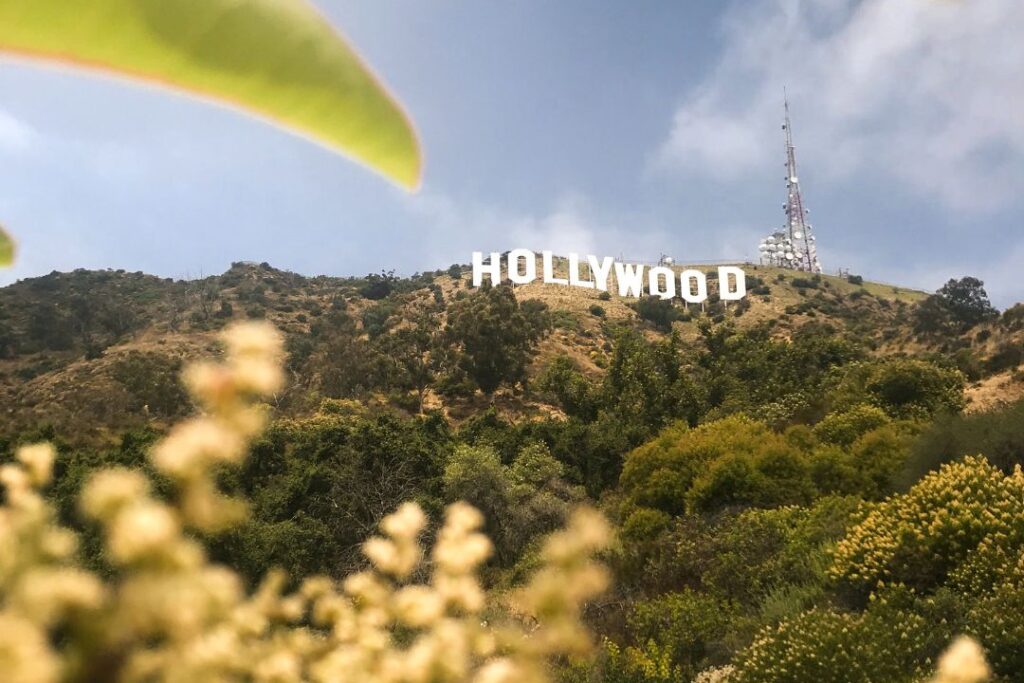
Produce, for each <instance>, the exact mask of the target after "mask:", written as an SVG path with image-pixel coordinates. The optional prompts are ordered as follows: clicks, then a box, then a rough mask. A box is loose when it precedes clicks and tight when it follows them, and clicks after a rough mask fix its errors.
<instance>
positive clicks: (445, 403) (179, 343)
mask: <svg viewBox="0 0 1024 683" xmlns="http://www.w3.org/2000/svg"><path fill="white" fill-rule="evenodd" d="M559 263H560V265H559V267H561V268H564V266H565V264H564V262H559ZM682 267H683V266H679V267H677V269H681V268H682ZM744 268H745V270H746V273H747V287H748V296H747V298H746V299H744V300H742V301H739V302H732V303H730V304H728V305H727V304H726V303H725V302H721V301H717V300H716V298H715V296H714V290H715V284H714V281H713V280H711V289H712V297H711V299H710V300H709V302H708V303H707V304H706V305H704V306H696V305H692V304H691V305H689V306H685V305H683V304H682V303H681V302H676V303H674V304H669V303H668V302H660V301H655V300H643V301H638V300H636V299H632V298H623V297H620V296H618V295H617V294H616V293H614V292H615V291H616V288H614V287H612V288H611V289H612V292H610V293H601V292H597V291H593V290H581V289H578V288H570V287H561V286H557V285H545V284H541V283H534V284H529V285H524V286H519V287H516V288H515V289H514V294H515V297H516V298H517V299H518V300H519V301H520V302H526V301H534V302H541V303H542V304H544V305H545V306H546V315H547V321H548V324H549V326H550V330H549V333H548V334H546V335H545V336H544V337H543V339H542V340H541V341H540V343H539V346H538V348H537V352H536V354H535V355H534V356H533V358H532V361H531V362H530V364H529V367H528V377H529V378H534V379H535V378H536V377H538V376H539V375H540V373H541V372H542V371H543V369H544V368H545V367H546V366H547V365H548V364H549V363H550V362H551V360H552V359H554V358H557V357H559V356H567V357H569V358H570V359H572V360H573V361H574V363H575V364H576V365H577V367H578V368H579V369H580V371H581V372H582V373H583V374H584V375H586V376H588V377H591V378H595V379H596V378H599V377H600V376H601V375H602V374H603V373H604V372H605V369H606V368H607V366H608V363H609V359H610V354H611V351H612V348H613V344H614V341H615V338H616V335H617V334H619V332H620V331H621V330H622V329H625V328H630V329H637V330H640V331H642V333H643V334H644V335H645V336H646V337H647V338H648V339H651V340H656V339H664V338H666V337H667V336H668V335H669V333H670V332H674V333H676V335H677V336H678V339H679V342H680V343H681V344H682V345H683V348H684V349H686V350H692V351H693V352H694V353H696V352H697V350H698V349H699V348H701V344H702V335H703V334H704V332H702V329H703V330H706V329H708V327H709V326H710V327H722V326H727V327H729V328H730V329H733V330H736V331H740V332H742V331H750V330H761V331H763V332H765V333H766V334H769V335H770V336H771V337H773V338H776V339H789V338H791V337H792V336H793V335H794V334H795V333H797V331H798V330H800V329H802V328H806V327H807V326H808V325H815V326H816V327H815V329H816V330H817V333H818V334H822V335H834V336H837V337H846V338H850V339H853V340H856V341H857V342H858V343H859V344H861V345H862V346H863V347H864V348H865V349H866V350H867V351H868V352H869V353H871V354H876V355H908V356H921V357H928V356H936V355H939V356H942V357H945V358H946V359H947V360H948V361H949V362H953V363H955V364H956V365H957V366H958V367H960V369H961V370H963V371H964V372H965V374H967V376H968V378H969V379H970V380H971V385H970V388H969V389H968V396H969V398H970V399H971V405H969V409H971V408H984V407H988V406H991V405H994V404H997V403H999V402H1001V401H1010V400H1013V399H1015V398H1017V397H1019V396H1021V395H1024V382H1021V381H1019V379H1020V378H1019V377H1018V376H1016V375H1014V371H1015V368H1016V365H1017V363H1019V361H1020V352H1019V348H1020V346H1021V343H1022V332H1021V329H1020V327H1021V321H1020V318H1021V316H1020V315H1019V308H1020V307H1019V306H1018V307H1015V308H1014V309H1011V310H1010V311H1008V312H1007V313H1005V314H1004V315H1003V316H1002V317H1001V318H995V319H992V320H988V321H985V322H982V323H980V324H978V325H975V326H972V327H971V329H970V330H968V331H964V332H963V333H960V334H954V335H950V334H948V333H944V334H938V335H936V334H931V335H929V334H924V333H921V332H920V330H916V329H915V323H914V320H915V311H916V310H918V309H919V307H920V306H921V305H922V303H923V302H925V301H927V299H928V294H927V293H925V292H920V291H915V290H913V289H909V288H904V287H898V286H892V285H887V284H881V283H873V282H867V281H862V280H861V279H860V278H857V277H850V278H841V277H836V276H831V275H819V276H813V277H811V276H808V275H806V274H802V273H797V272H794V271H787V270H783V269H779V268H773V267H765V266H759V265H752V264H747V265H745V266H744ZM705 270H707V271H708V273H709V278H711V277H712V275H713V273H714V269H711V268H705ZM471 291H472V288H471V285H470V277H469V272H468V267H467V266H459V265H453V266H451V267H450V268H448V269H445V270H438V271H435V272H430V273H422V274H416V275H414V276H412V277H408V278H399V277H395V276H394V275H393V274H389V273H382V274H379V275H368V276H366V277H351V278H339V277H325V276H319V277H304V276H302V275H298V274H295V273H291V272H286V271H282V270H278V269H276V268H273V267H272V266H270V265H269V264H266V263H263V264H252V263H236V264H233V265H232V267H231V268H230V269H229V270H228V271H227V272H225V273H223V274H221V275H217V276H212V277H207V278H205V279H201V280H191V281H177V280H170V279H164V278H159V277H154V276H150V275H145V274H143V273H138V272H136V273H129V272H125V271H110V270H106V271H88V270H76V271H74V272H70V273H57V272H54V273H51V274H49V275H46V276H43V277H38V278H30V279H26V280H22V281H19V282H18V283H16V284H13V285H10V286H8V287H5V288H2V289H0V405H2V406H3V414H4V420H3V426H2V427H0V432H7V433H10V432H14V431H18V430H22V429H31V428H38V427H39V426H41V425H52V426H54V427H55V428H56V429H57V431H58V432H59V433H75V434H87V435H89V438H98V439H103V438H105V437H106V436H108V435H114V434H116V433H118V432H119V431H120V430H123V429H125V428H130V427H134V426H139V425H142V424H146V423H151V424H155V425H156V426H158V427H159V426H160V425H162V424H166V423H167V422H168V421H170V420H173V419H174V418H176V417H179V416H180V415H182V414H183V413H185V412H187V411H188V410H189V406H188V402H187V399H186V398H185V396H184V393H183V392H182V390H181V389H180V387H179V386H178V383H177V379H176V377H177V373H178V371H179V369H180V367H181V365H182V363H183V362H184V361H185V360H187V359H190V358H196V357H200V356H207V355H210V354H213V353H217V345H216V342H215V338H216V333H217V331H218V330H220V329H221V328H223V327H224V325H225V324H227V323H228V322H229V321H231V320H237V319H243V318H265V319H267V320H269V321H271V322H273V323H274V324H275V325H276V326H277V327H278V328H279V329H281V330H282V331H283V332H284V333H285V334H286V336H287V338H288V348H289V353H290V362H289V367H290V370H291V371H292V383H291V385H290V389H289V390H288V392H287V393H286V394H285V395H284V396H281V397H279V398H278V401H277V405H276V408H277V410H278V411H280V412H281V413H283V414H292V415H297V414H304V413H309V412H312V411H314V410H315V409H316V408H317V407H318V406H319V405H320V403H321V402H322V400H323V399H325V398H333V399H358V400H359V401H360V402H361V404H363V405H365V406H368V407H371V408H377V409H382V410H387V411H398V412H415V411H416V410H418V408H419V406H418V402H417V400H415V397H413V396H411V395H410V392H409V390H408V388H406V390H404V391H403V390H402V389H401V388H399V387H398V385H397V383H396V382H395V381H392V380H389V379H387V377H386V376H387V375H388V373H389V372H391V371H390V370H389V369H388V368H384V367H377V366H380V365H381V362H380V359H379V358H375V357H371V355H372V353H376V351H373V350H372V348H373V347H374V346H375V345H376V346H380V347H381V348H384V346H386V344H384V342H385V341H386V340H387V339H388V336H389V335H393V334H394V333H395V332H396V331H397V330H400V329H403V328H407V327H409V326H410V325H411V321H413V320H414V319H416V318H417V316H419V315H422V314H423V312H424V311H431V315H433V316H435V317H436V324H437V325H439V326H443V325H444V323H445V321H446V315H447V313H446V311H447V308H448V305H449V304H451V303H452V302H454V301H457V300H459V299H461V298H464V297H466V296H468V294H469V293H470V292H471ZM317 335H319V336H317ZM339 336H340V337H344V338H345V339H349V340H353V343H352V344H348V345H347V346H345V344H341V346H344V347H345V348H341V346H332V344H335V345H337V344H338V343H339V342H338V338H339ZM314 338H316V341H314ZM332 340H333V341H332ZM393 350H394V349H393V347H388V349H385V351H384V353H385V355H387V354H388V353H391V352H392V351H393ZM352 354H355V356H352ZM359 354H364V356H366V357H359ZM346 363H347V364H349V366H353V364H354V367H357V368H362V373H363V374H365V373H370V374H373V373H379V374H380V375H381V378H380V379H379V381H377V380H373V381H371V380H368V379H367V380H366V381H362V379H365V378H362V379H359V378H357V379H356V380H353V379H351V378H347V379H346V378H342V377H340V376H339V371H340V370H342V368H341V366H342V365H344V364H346ZM375 364H376V365H375ZM341 374H344V373H343V372H341ZM1015 378H1016V379H1015ZM527 386H529V385H527ZM422 388H423V389H424V405H425V407H426V408H428V409H434V410H441V411H443V412H444V413H445V414H446V415H447V416H448V417H449V418H450V419H452V420H455V421H459V420H461V419H463V418H465V417H466V416H468V415H470V414H473V413H474V412H476V411H478V410H479V409H480V408H481V407H483V406H486V405H487V403H488V401H487V399H485V398H484V397H483V396H481V395H479V393H474V392H472V391H471V390H470V391H467V390H466V388H465V387H462V388H461V390H460V389H459V388H458V387H455V388H454V389H453V388H452V387H448V388H447V389H445V388H444V387H438V386H431V387H422ZM413 393H416V392H415V391H414V392H413ZM494 401H495V404H496V406H497V407H498V408H499V409H500V410H503V411H506V412H507V413H509V414H510V415H513V416H520V417H525V418H529V417H530V416H539V415H552V414H554V415H557V414H558V413H559V411H560V408H559V406H557V405H553V404H552V402H551V400H550V397H549V396H544V395H541V394H539V393H537V392H530V391H527V392H525V393H524V392H522V391H518V390H517V391H511V390H509V389H502V390H500V391H498V392H497V394H496V395H495V396H494Z"/></svg>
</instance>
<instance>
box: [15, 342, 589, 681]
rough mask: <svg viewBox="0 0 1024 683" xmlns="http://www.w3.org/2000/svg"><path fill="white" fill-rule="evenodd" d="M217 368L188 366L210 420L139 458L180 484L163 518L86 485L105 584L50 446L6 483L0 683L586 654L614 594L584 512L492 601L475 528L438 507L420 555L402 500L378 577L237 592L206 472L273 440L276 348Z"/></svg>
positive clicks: (524, 661) (255, 347)
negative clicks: (598, 600) (516, 586)
mask: <svg viewBox="0 0 1024 683" xmlns="http://www.w3.org/2000/svg"><path fill="white" fill-rule="evenodd" d="M224 342H225V345H226V350H227V354H226V360H225V362H223V363H203V364H198V365H194V366H192V367H190V368H189V369H188V370H187V372H186V375H185V380H186V384H187V386H188V387H189V389H190V391H191V392H192V394H193V395H194V396H195V397H196V398H197V400H198V401H199V403H200V404H201V406H202V407H203V411H202V414H200V415H199V416H197V417H193V418H191V419H189V420H187V421H185V422H183V423H181V424H179V425H177V426H176V427H175V428H174V429H172V430H171V432H170V433H169V434H168V435H167V436H166V437H165V438H164V439H163V440H162V441H161V442H160V443H159V444H157V445H156V446H155V447H154V449H153V450H152V453H151V462H152V464H153V466H154V468H155V469H156V470H157V471H158V472H160V473H161V474H162V475H164V476H166V477H167V478H168V479H170V480H171V481H172V482H174V485H175V488H174V495H173V496H172V498H171V501H170V502H165V501H162V500H160V499H158V498H157V497H155V496H154V495H153V494H152V492H151V490H150V482H149V481H148V480H147V478H146V477H145V476H143V475H142V474H141V473H139V472H137V471H132V470H127V469H117V468H115V469H107V470H102V471H99V472H97V473H96V474H95V475H94V476H92V478H91V479H90V480H89V481H88V483H87V484H86V486H85V488H84V490H83V491H82V494H81V496H80V507H81V511H82V513H83V514H84V515H85V516H86V517H87V518H89V519H91V520H93V521H95V522H96V523H97V524H98V525H99V527H100V528H101V529H102V532H103V539H104V558H105V560H106V561H107V562H108V564H109V565H110V571H109V573H108V574H105V575H102V576H101V575H100V574H98V573H94V572H90V571H87V570H85V569H83V568H82V566H81V563H80V561H79V558H78V554H77V538H76V535H75V534H74V533H72V532H71V531H69V530H68V529H65V528H62V527H60V526H59V525H58V524H57V523H56V521H55V516H54V512H53V510H52V509H51V507H50V506H49V505H48V504H47V502H46V501H45V500H44V498H43V497H42V495H41V494H40V491H41V489H42V488H43V487H45V486H46V485H47V483H48V482H49V480H50V476H51V469H52V465H53V462H54V458H55V451H54V449H53V448H52V447H51V446H49V445H46V444H38V445H32V446H27V447H23V448H21V449H19V450H18V451H17V460H18V462H17V463H13V464H8V465H5V466H3V468H0V482H2V484H3V486H4V487H5V490H6V500H5V503H4V505H3V506H2V507H0V677H2V680H3V681H4V682H5V683H51V682H56V681H82V682H83V683H84V682H86V681H88V682H90V683H98V682H103V681H123V682H140V683H141V682H143V681H145V682H161V683H178V682H181V683H191V682H194V681H204V682H205V681H256V682H260V683H291V682H293V681H295V682H297V681H315V682H323V683H327V682H337V683H345V682H348V681H352V682H359V683H428V682H430V683H435V682H437V683H440V682H442V681H452V682H461V681H474V682H476V683H503V682H507V683H512V682H520V681H526V682H529V681H544V680H547V678H548V673H547V668H546V662H547V661H548V660H549V659H550V658H552V657H556V656H562V655H567V654H579V653H582V652H584V651H586V649H587V647H588V646H589V644H590V638H589V634H588V633H587V631H586V630H585V629H584V628H583V627H582V626H581V624H580V611H581V609H582V606H583V605H584V604H585V603H586V601H587V600H589V599H590V598H592V597H593V596H595V595H596V594H598V593H600V592H601V591H602V590H603V589H604V588H605V585H606V583H607V577H606V574H605V571H604V569H603V568H602V567H601V566H600V565H598V564H597V563H595V562H594V561H593V559H592V558H593V555H594V554H595V553H596V552H598V551H599V550H601V549H602V548H604V547H605V546H606V545H607V543H608V540H609V531H608V528H607V526H606V524H605V522H604V521H603V519H602V518H601V517H600V516H599V515H598V514H597V513H595V512H593V511H589V510H578V511H577V512H575V513H574V514H573V516H572V517H571V519H570V521H569V524H568V528H566V529H565V530H564V531H560V532H557V533H555V534H554V535H552V536H551V537H550V538H549V539H548V540H547V542H546V544H545V545H544V547H543V550H542V553H541V557H542V564H541V568H540V569H539V570H538V572H537V573H536V574H535V575H534V576H533V578H532V580H531V581H529V582H528V583H527V584H526V585H525V586H524V587H523V588H522V589H520V590H518V591H516V592H514V593H512V594H510V595H508V596H505V598H503V599H502V600H501V602H500V603H496V602H495V599H494V597H493V596H489V595H488V594H486V593H485V592H484V591H483V589H482V588H481V586H480V584H479V583H478V581H477V579H476V575H475V572H476V570H477V569H478V568H479V566H480V565H481V563H483V562H484V561H485V560H486V559H487V557H488V555H489V554H490V552H491V544H490V541H489V540H488V539H487V538H486V537H485V536H484V535H483V534H481V533H480V531H479V529H480V527H481V524H482V522H483V519H482V517H481V515H480V514H479V513H478V512H477V511H476V510H474V509H473V508H471V507H469V506H468V505H465V504H455V505H452V506H450V507H449V508H448V510H447V512H446V514H445V520H444V524H443V526H442V528H441V529H440V531H439V532H438V535H437V541H436V543H435V544H434V547H433V549H432V550H431V551H430V553H429V555H428V554H425V552H424V550H423V548H422V547H421V545H420V543H419V540H418V539H419V536H420V534H421V532H422V531H423V530H424V528H425V526H426V524H427V519H426V516H425V514H424V513H423V511H422V510H421V509H420V508H419V507H418V506H417V505H415V504H413V503H407V504H404V505H402V506H401V507H400V508H399V509H398V510H397V511H396V512H395V513H394V514H392V515H390V516H388V517H386V518H385V519H384V520H383V521H382V523H381V525H380V528H381V531H382V535H381V536H379V537H374V538H371V539H370V540H369V541H367V542H366V543H365V545H364V547H363V551H364V554H365V555H366V557H367V558H368V560H369V562H370V568H369V569H367V570H366V571H362V572H359V573H356V574H353V575H350V576H348V577H347V578H345V579H344V580H342V581H340V582H336V581H333V580H331V579H329V578H326V577H311V578H307V579H305V580H304V581H302V582H301V583H299V584H298V588H297V590H295V591H294V592H286V591H285V587H286V584H287V582H286V577H285V576H284V574H282V573H270V574H268V575H267V576H266V577H264V579H263V580H262V581H261V582H260V583H259V585H258V586H256V587H255V589H254V590H251V591H250V590H248V589H247V587H246V586H245V585H244V583H243V581H242V579H241V578H240V577H239V576H238V575H237V574H236V573H235V572H234V571H232V570H230V569H228V568H227V567H223V566H218V565H215V564H212V563H211V562H210V561H209V560H208V558H207V554H206V550H205V548H204V546H203V545H202V543H200V542H199V540H197V538H198V537H199V536H201V535H204V534H209V533H213V532H216V531H220V530H223V529H225V528H227V527H230V526H231V525H233V524H236V523H237V522H238V521H239V520H240V519H242V518H243V517H244V516H245V504H244V502H243V501H240V500H235V499H232V498H229V497H227V496H225V495H224V494H222V493H221V492H220V491H219V490H218V487H217V485H216V483H215V474H216V472H217V470H218V469H219V468H220V467H221V466H223V465H232V464H237V463H239V462H241V461H242V460H243V459H244V458H245V457H246V453H247V450H248V446H249V444H250V442H251V440H252V439H253V438H254V437H255V436H256V435H257V434H259V433H260V431H261V430H262V429H263V427H264V425H265V423H266V419H267V416H266V413H265V410H264V409H263V408H262V407H260V406H259V405H258V403H257V401H258V399H259V398H260V397H262V396H267V395H270V394H272V393H274V392H275V391H277V390H278V389H279V388H280V387H281V385H282V383H283V375H282V372H281V355H282V349H281V340H280V337H279V336H278V335H277V333H276V332H275V331H274V330H273V329H272V328H271V327H269V326H267V325H265V324H257V323H249V324H244V325H237V326H233V327H231V328H229V329H228V330H227V331H226V332H225V334H224Z"/></svg>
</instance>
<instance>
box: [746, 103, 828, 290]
mask: <svg viewBox="0 0 1024 683" xmlns="http://www.w3.org/2000/svg"><path fill="white" fill-rule="evenodd" d="M782 101H783V108H784V111H785V123H783V124H782V130H784V131H785V133H786V203H785V204H783V205H782V209H783V211H785V212H786V223H785V225H783V227H782V230H780V231H777V232H774V233H772V235H770V236H769V237H767V238H766V239H764V240H762V241H761V245H760V246H759V250H760V252H761V260H762V262H767V263H769V264H770V265H776V266H782V267H783V268H793V269H794V270H802V271H805V272H809V273H820V272H821V263H820V262H819V261H818V250H817V248H816V247H815V244H814V242H815V239H814V235H813V234H812V232H811V224H810V223H808V222H807V214H808V213H809V212H808V210H807V208H806V207H805V206H804V198H803V195H802V194H801V193H800V178H799V176H797V172H796V150H795V148H794V147H793V129H792V125H791V124H790V121H789V96H788V95H787V94H786V89H785V88H783V89H782Z"/></svg>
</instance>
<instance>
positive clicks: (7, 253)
mask: <svg viewBox="0 0 1024 683" xmlns="http://www.w3.org/2000/svg"><path fill="white" fill-rule="evenodd" d="M12 263H14V240H12V239H11V236H10V235H8V234H7V232H6V231H4V229H3V226H0V268H6V267H8V266H10V265H11V264H12Z"/></svg>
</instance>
